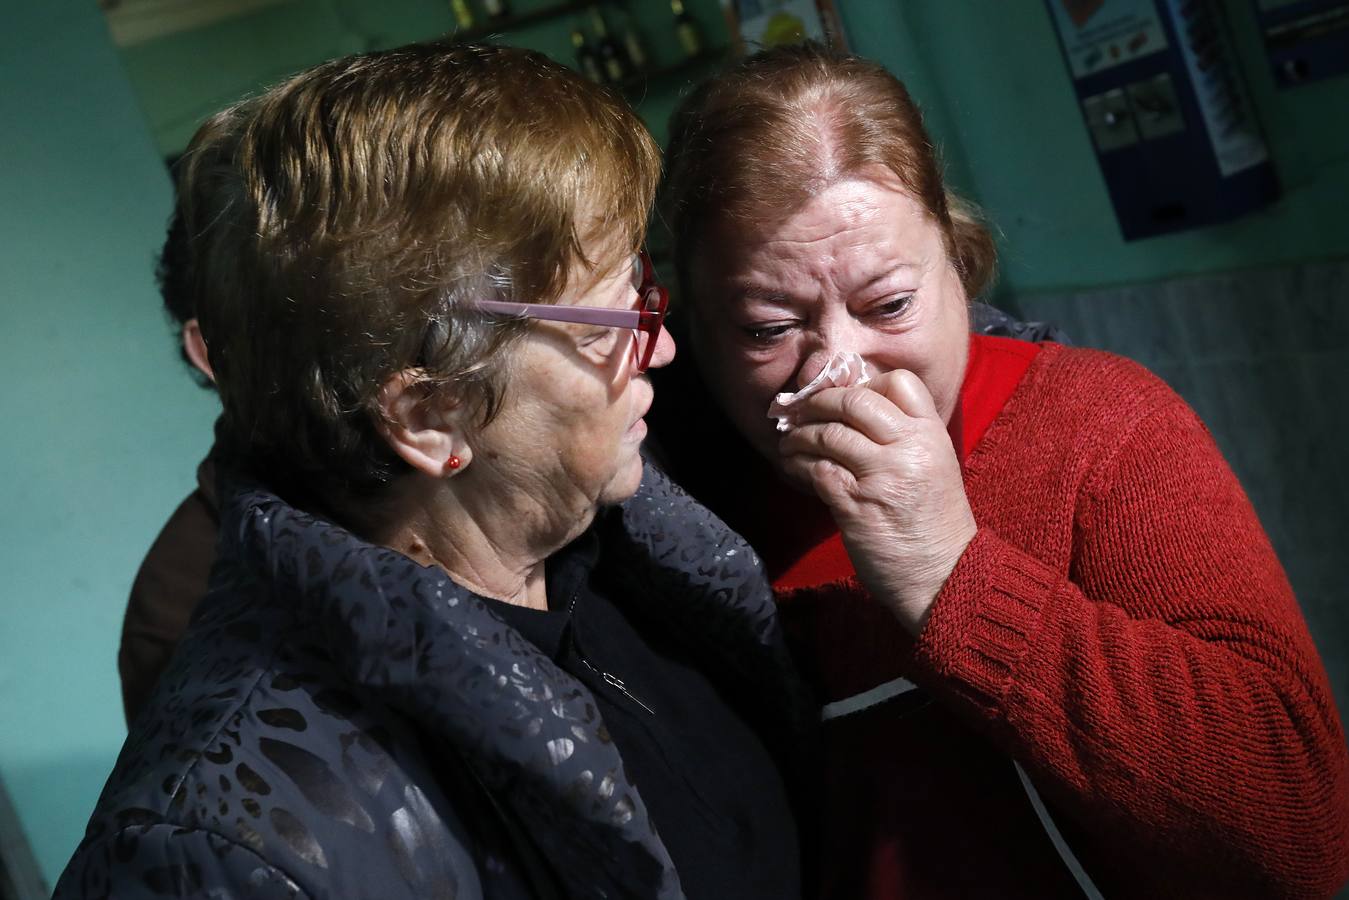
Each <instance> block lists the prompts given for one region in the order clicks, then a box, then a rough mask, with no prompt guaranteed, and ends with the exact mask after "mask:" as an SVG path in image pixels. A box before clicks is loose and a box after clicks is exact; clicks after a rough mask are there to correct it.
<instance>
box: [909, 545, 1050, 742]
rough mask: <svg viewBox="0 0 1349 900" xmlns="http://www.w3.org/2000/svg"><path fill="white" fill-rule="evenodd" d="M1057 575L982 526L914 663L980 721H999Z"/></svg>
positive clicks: (942, 596)
mask: <svg viewBox="0 0 1349 900" xmlns="http://www.w3.org/2000/svg"><path fill="white" fill-rule="evenodd" d="M1062 580H1063V578H1062V576H1061V575H1059V574H1058V573H1056V572H1055V571H1054V570H1052V569H1050V568H1049V567H1047V566H1045V565H1043V564H1041V563H1040V562H1039V561H1037V560H1035V559H1033V558H1032V557H1030V556H1029V555H1027V554H1025V553H1023V552H1021V551H1019V550H1017V549H1016V548H1015V547H1012V546H1011V545H1009V544H1007V543H1006V542H1005V541H1003V540H1002V539H1001V538H999V537H998V536H997V535H996V534H994V533H993V532H992V531H990V530H988V529H986V528H980V529H979V531H978V532H977V533H976V534H975V537H974V540H973V541H971V542H970V545H969V546H968V547H966V548H965V552H964V554H963V555H961V557H960V560H959V562H957V563H956V567H955V569H954V570H952V572H951V576H950V578H948V579H947V580H946V584H945V586H943V587H942V590H941V593H939V594H938V595H937V599H936V600H935V601H934V602H933V605H932V613H931V615H930V616H929V618H928V621H927V625H926V626H925V627H924V628H923V631H922V633H921V634H920V635H919V637H918V643H917V645H916V646H915V648H914V650H915V659H916V661H917V662H918V664H919V665H920V666H922V667H923V668H926V669H929V670H930V671H931V672H932V673H933V674H935V675H936V676H937V677H938V678H939V679H940V682H941V688H940V689H943V690H946V691H950V692H951V693H953V694H955V695H956V696H958V697H962V698H964V699H965V700H966V701H967V702H968V703H970V704H972V705H973V706H974V707H975V708H976V710H977V712H978V714H979V715H980V716H981V717H986V718H1001V717H1002V716H1003V714H1004V712H1005V709H1004V701H1005V698H1006V695H1007V690H1008V687H1009V686H1010V684H1011V682H1012V679H1013V678H1014V677H1015V673H1016V668H1017V664H1018V662H1019V661H1020V659H1021V657H1022V656H1023V654H1024V653H1025V652H1026V650H1027V648H1028V647H1029V646H1030V642H1031V640H1032V638H1033V636H1034V634H1035V631H1036V629H1037V627H1038V625H1039V623H1040V611H1041V608H1042V607H1043V605H1044V604H1045V602H1046V601H1047V600H1048V598H1050V597H1051V596H1052V595H1053V594H1054V592H1055V590H1056V585H1058V584H1059V583H1061V582H1062Z"/></svg>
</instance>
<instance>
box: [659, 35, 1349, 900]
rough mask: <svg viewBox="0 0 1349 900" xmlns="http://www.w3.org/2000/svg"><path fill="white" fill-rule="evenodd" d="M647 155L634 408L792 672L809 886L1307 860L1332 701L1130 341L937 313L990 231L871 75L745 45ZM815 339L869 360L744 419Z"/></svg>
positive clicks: (1133, 885)
mask: <svg viewBox="0 0 1349 900" xmlns="http://www.w3.org/2000/svg"><path fill="white" fill-rule="evenodd" d="M668 164H669V185H668V203H667V210H668V219H669V221H670V223H671V225H672V227H673V229H674V231H675V234H676V264H677V267H678V270H679V275H680V278H681V279H682V282H683V285H684V288H685V291H684V294H685V296H686V297H688V298H690V300H689V307H690V309H691V312H692V315H691V324H690V331H691V338H692V346H693V349H694V354H693V355H694V356H695V358H696V363H697V372H696V373H693V372H689V371H687V369H688V367H687V366H686V367H685V369H686V371H685V373H684V377H686V378H689V379H690V383H689V385H687V386H686V389H685V390H684V391H682V392H680V393H681V398H682V402H681V403H678V404H667V406H666V408H665V409H664V410H662V413H663V423H662V424H663V426H664V427H663V428H661V429H660V431H658V432H657V433H658V435H659V437H660V438H661V439H662V440H663V441H664V443H665V444H666V446H667V449H669V450H671V451H672V452H671V454H670V455H671V458H672V459H673V460H674V461H675V462H674V469H675V474H676V476H678V477H679V478H681V479H682V480H683V481H684V482H685V483H686V484H687V486H688V487H689V488H690V490H692V491H693V492H694V493H695V494H696V495H698V496H699V497H700V498H701V499H703V500H704V501H705V502H707V503H708V504H709V505H712V506H713V507H714V508H716V509H717V510H718V511H720V512H721V513H722V515H723V517H725V518H726V519H728V520H729V521H730V523H731V524H732V525H733V526H735V527H737V528H738V529H739V530H741V531H742V532H743V533H744V534H745V535H746V536H747V537H748V538H749V539H750V542H751V543H752V544H753V545H754V546H755V547H756V548H758V550H759V552H761V553H762V554H763V556H764V560H765V562H766V564H767V566H768V569H769V572H770V575H771V576H772V578H773V579H774V583H775V586H776V588H777V590H778V595H779V599H780V603H781V605H782V608H783V610H784V613H785V619H786V621H787V623H788V627H789V630H790V631H791V632H792V634H793V637H794V640H795V643H796V646H797V649H798V651H799V654H800V657H801V660H802V662H803V665H804V668H805V669H806V670H807V671H808V672H809V674H810V675H811V677H812V678H813V679H814V681H815V683H816V686H817V688H818V690H819V692H820V694H821V698H820V699H821V701H822V703H823V709H822V720H823V735H824V748H823V760H822V788H823V796H822V803H821V814H820V825H821V828H820V834H819V843H818V847H817V850H818V853H819V863H820V873H821V890H820V893H821V895H822V896H825V897H831V898H832V897H837V898H876V900H880V898H892V897H895V898H898V897H905V898H908V897H1059V896H1063V897H1068V896H1082V895H1083V894H1086V895H1087V896H1099V895H1104V896H1106V897H1111V898H1114V897H1161V896H1176V897H1185V898H1198V897H1222V898H1231V897H1247V896H1280V897H1283V896H1297V897H1324V896H1328V895H1330V894H1332V893H1333V892H1334V891H1335V889H1336V888H1337V887H1339V886H1340V885H1341V884H1342V883H1343V882H1344V880H1345V878H1346V875H1347V873H1349V849H1347V847H1349V837H1347V835H1349V761H1347V760H1346V752H1345V742H1344V735H1343V732H1342V730H1341V725H1340V722H1339V719H1338V717H1337V714H1336V711H1335V706H1334V702H1333V700H1332V697H1331V691H1330V688H1329V686H1328V684H1327V679H1326V676H1325V673H1324V670H1323V668H1322V666H1321V664H1320V661H1319V659H1318V658H1317V654H1316V650H1315V648H1314V646H1313V644H1312V641H1311V639H1310V637H1309V635H1308V633H1307V629H1306V626H1305V624H1304V622H1303V619H1302V616H1301V614H1300V612H1299V610H1298V607H1297V603H1296V601H1295V600H1294V597H1293V595H1292V592H1291V590H1290V588H1289V585H1288V581H1287V579H1286V577H1285V575H1284V573H1283V570H1282V568H1281V567H1280V565H1279V562H1278V560H1277V559H1276V558H1275V555H1274V553H1273V551H1272V549H1271V547H1270V544H1269V541H1268V539H1267V538H1266V536H1265V534H1264V532H1263V531H1262V529H1261V527H1260V525H1259V523H1258V521H1257V520H1256V517H1255V514H1254V512H1253V510H1252V509H1251V506H1250V503H1249V502H1248V501H1247V498H1246V496H1245V495H1244V493H1243V492H1242V490H1241V487H1240V485H1239V484H1238V483H1237V481H1236V479H1235V477H1234V476H1233V474H1232V472H1231V471H1230V469H1229V468H1228V466H1227V465H1226V463H1225V462H1224V460H1223V458H1222V456H1221V455H1220V453H1219V451H1218V450H1217V448H1216V447H1215V446H1214V444H1213V441H1212V440H1211V438H1210V436H1209V434H1208V432H1207V431H1206V430H1205V428H1204V426H1203V424H1202V423H1201V422H1200V421H1199V420H1198V419H1197V418H1196V417H1195V415H1194V413H1193V412H1192V411H1191V410H1190V409H1189V408H1188V407H1187V406H1186V404H1185V403H1184V402H1183V401H1182V400H1181V399H1180V398H1179V397H1178V396H1176V394H1175V393H1173V392H1172V391H1171V390H1170V389H1169V388H1168V387H1167V386H1166V385H1165V384H1163V383H1162V382H1161V381H1160V380H1158V379H1157V378H1155V377H1154V376H1152V375H1151V374H1149V373H1148V372H1147V371H1145V370H1144V369H1142V368H1141V367H1139V366H1137V365H1135V364H1133V363H1131V362H1128V361H1127V360H1124V359H1121V358H1118V357H1115V356H1111V355H1109V354H1106V353H1102V352H1097V351H1091V350H1080V349H1070V348H1066V347H1063V346H1060V345H1057V344H1049V343H1045V344H1033V343H1027V342H1021V341H1013V340H1009V339H1001V338H990V337H986V336H983V335H975V336H971V334H970V328H969V312H968V301H969V298H973V297H976V296H978V294H979V292H980V291H981V290H982V289H983V288H984V287H985V286H986V285H987V282H988V280H989V278H990V276H991V273H992V269H993V246H992V242H991V240H990V239H989V237H988V234H987V232H986V231H985V230H984V228H983V227H982V226H981V225H980V224H979V222H978V221H977V219H976V218H975V217H974V216H973V215H971V213H970V212H969V210H968V209H967V208H966V207H965V206H964V205H963V204H961V203H960V202H959V201H958V200H956V199H955V198H954V197H952V196H951V195H950V194H949V193H947V192H946V191H945V189H944V187H943V184H942V179H941V175H940V169H939V166H938V163H937V161H936V160H935V158H934V153H933V150H932V146H931V142H930V140H929V138H928V136H927V134H926V133H925V132H924V130H923V126H922V123H921V119H920V116H919V113H918V111H917V110H916V108H915V107H914V105H913V103H912V101H911V100H910V98H909V97H908V95H907V93H906V92H905V90H904V88H903V86H902V85H901V84H900V83H899V82H898V81H896V80H895V79H894V78H893V76H891V75H889V74H888V73H887V72H885V70H884V69H882V68H881V67H880V66H877V65H874V64H871V63H867V62H864V61H861V60H857V59H855V58H848V57H843V56H839V55H835V54H833V53H831V52H830V51H827V50H824V49H822V48H819V47H808V48H793V49H787V50H777V51H770V52H768V53H765V54H760V55H759V56H756V57H752V58H750V59H749V60H747V61H745V62H743V63H742V64H740V65H739V66H738V67H737V68H735V69H733V70H731V71H730V72H728V73H726V74H724V75H722V76H719V77H718V78H717V79H715V80H714V81H712V82H709V83H708V84H706V85H704V86H703V87H702V88H700V89H699V90H698V91H697V92H696V93H695V94H694V95H693V96H691V97H690V98H689V99H688V100H687V101H686V102H685V104H684V106H683V107H682V108H681V110H680V111H679V112H678V113H677V114H676V116H675V119H674V121H673V123H672V138H671V145H670V149H669V155H668ZM844 353H855V354H857V355H858V356H860V357H861V360H862V361H864V362H865V364H866V371H867V373H868V374H869V375H870V378H871V380H870V382H869V383H868V384H867V385H866V386H865V387H858V386H855V385H854V386H852V387H846V386H844V387H829V386H828V385H829V384H831V383H832V384H844V385H847V384H851V383H853V382H854V381H855V380H856V378H857V371H856V362H857V360H856V358H853V360H852V362H853V366H852V369H851V370H850V371H849V372H847V373H846V374H843V375H833V376H832V380H827V381H826V383H825V387H824V389H821V390H818V391H816V390H814V389H813V388H812V389H811V390H807V391H804V392H803V396H801V397H799V398H796V399H795V402H792V403H791V404H790V405H788V406H787V407H786V408H785V409H784V408H781V407H775V408H774V412H775V413H777V414H779V416H780V418H781V422H782V425H781V427H782V429H784V430H779V429H778V428H777V427H775V424H774V418H771V417H769V415H768V414H767V413H768V409H769V407H770V404H772V403H773V401H774V398H775V395H778V394H782V393H788V394H790V393H794V392H797V391H799V390H801V389H802V388H803V387H806V386H807V385H809V384H811V382H813V381H815V380H816V378H817V376H819V375H820V374H821V372H822V371H823V370H825V369H826V367H828V366H830V364H831V363H833V364H835V365H837V364H838V363H839V362H840V361H841V360H842V359H843V357H841V354H844ZM671 393H672V392H669V391H667V392H665V396H666V397H667V398H668V397H670V396H671ZM709 396H710V397H711V398H714V401H715V402H714V403H713V402H709V403H706V405H704V403H703V401H704V399H705V398H707V397H709ZM708 407H713V408H715V410H716V411H715V412H712V411H711V410H709V408H708ZM1097 892H1099V893H1097Z"/></svg>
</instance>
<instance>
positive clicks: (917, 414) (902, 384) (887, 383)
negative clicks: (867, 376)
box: [868, 369, 941, 419]
mask: <svg viewBox="0 0 1349 900" xmlns="http://www.w3.org/2000/svg"><path fill="white" fill-rule="evenodd" d="M868 387H870V388H871V389H872V390H874V391H876V392H877V393H879V394H881V395H882V396H884V397H885V398H886V399H887V400H889V401H890V402H891V403H893V404H894V405H895V406H897V407H899V410H900V412H902V413H904V415H906V416H911V417H912V418H915V419H940V418H941V414H940V413H939V412H937V403H936V401H935V400H933V399H932V392H931V391H929V390H928V389H927V385H925V384H923V379H921V378H919V377H918V376H917V375H915V374H913V373H912V372H910V371H909V370H908V369H895V370H894V371H892V372H886V373H885V374H883V375H880V376H878V377H877V378H874V379H872V381H871V384H869V385H868Z"/></svg>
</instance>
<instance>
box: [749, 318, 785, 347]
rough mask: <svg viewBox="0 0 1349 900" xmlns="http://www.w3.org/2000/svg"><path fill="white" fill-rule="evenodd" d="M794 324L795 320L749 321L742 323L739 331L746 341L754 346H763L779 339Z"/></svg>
mask: <svg viewBox="0 0 1349 900" xmlns="http://www.w3.org/2000/svg"><path fill="white" fill-rule="evenodd" d="M795 326H796V323H795V322H751V323H749V324H748V325H742V326H741V327H740V332H741V334H743V335H744V337H745V340H746V341H747V342H748V343H750V344H752V345H754V346H756V347H765V346H768V345H770V344H772V343H774V342H775V341H778V340H780V339H781V338H782V337H783V336H784V335H786V334H787V332H789V331H791V330H792V328H794V327H795Z"/></svg>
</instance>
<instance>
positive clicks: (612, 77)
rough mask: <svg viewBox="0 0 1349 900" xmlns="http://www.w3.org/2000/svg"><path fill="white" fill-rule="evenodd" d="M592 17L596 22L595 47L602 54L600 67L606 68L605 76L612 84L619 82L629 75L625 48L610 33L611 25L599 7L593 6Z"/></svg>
mask: <svg viewBox="0 0 1349 900" xmlns="http://www.w3.org/2000/svg"><path fill="white" fill-rule="evenodd" d="M590 18H591V19H592V20H593V21H594V23H595V47H596V50H597V51H598V52H599V56H600V67H601V68H602V69H603V70H604V77H605V79H606V80H608V81H609V82H610V83H611V84H618V83H619V82H621V81H623V80H624V79H625V78H627V77H628V74H629V68H628V61H627V59H626V58H625V57H624V55H623V48H621V47H619V46H618V41H615V40H614V39H613V37H611V36H610V35H609V26H608V25H607V24H606V23H605V21H604V16H602V15H600V10H599V7H592V8H591V10H590Z"/></svg>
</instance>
